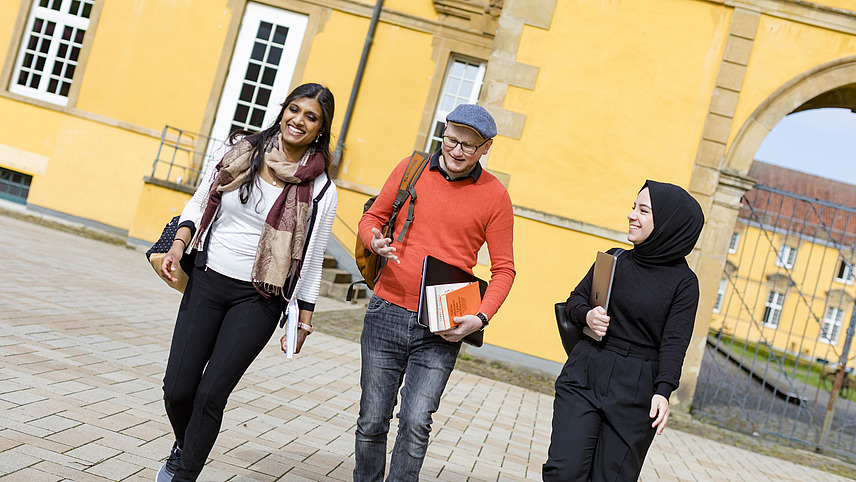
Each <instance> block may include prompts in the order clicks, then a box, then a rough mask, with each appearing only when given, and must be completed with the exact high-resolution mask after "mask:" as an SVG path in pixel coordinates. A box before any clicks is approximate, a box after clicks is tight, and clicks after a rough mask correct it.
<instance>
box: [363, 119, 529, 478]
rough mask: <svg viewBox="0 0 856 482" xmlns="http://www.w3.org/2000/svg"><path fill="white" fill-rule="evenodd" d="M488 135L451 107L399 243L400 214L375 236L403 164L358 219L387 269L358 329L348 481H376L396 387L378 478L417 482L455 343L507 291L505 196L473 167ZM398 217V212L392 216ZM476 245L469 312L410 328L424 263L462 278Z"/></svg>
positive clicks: (488, 126) (510, 265) (481, 123)
mask: <svg viewBox="0 0 856 482" xmlns="http://www.w3.org/2000/svg"><path fill="white" fill-rule="evenodd" d="M495 136H496V123H495V122H494V120H493V117H491V115H490V114H489V113H488V112H487V111H486V110H485V109H484V108H482V107H479V106H477V105H473V104H463V105H459V106H457V107H456V108H455V109H454V110H453V111H452V112H451V113H450V114H449V115H448V116H446V127H445V130H444V131H443V142H442V144H441V147H440V149H438V150H437V152H434V153H433V154H431V157H430V160H429V164H428V166H427V167H426V169H425V170H424V171H423V172H422V174H421V175H420V177H419V179H418V180H417V182H416V184H415V190H416V198H417V201H416V202H415V204H414V216H413V222H412V224H410V226H409V228H408V230H407V232H406V236H405V237H404V238H403V239H402V241H401V242H398V241H393V239H396V237H397V236H398V235H399V233H400V232H401V228H402V226H403V224H404V221H405V216H398V217H397V218H396V224H395V230H394V233H393V236H392V239H390V238H384V237H383V236H382V234H381V228H382V226H384V225H385V224H386V223H387V222H388V220H389V218H390V215H391V213H392V203H393V200H394V199H395V195H396V193H397V192H398V186H399V182H400V180H401V178H402V175H403V174H404V171H405V169H406V168H407V164H408V161H409V158H405V159H404V160H402V161H401V162H400V163H399V164H398V166H397V167H396V168H395V169H394V170H393V171H392V173H391V174H390V176H389V178H387V180H386V182H385V183H384V185H383V188H382V189H381V191H380V194H379V195H378V197H377V200H375V202H374V204H373V205H372V207H371V208H370V209H369V210H368V211H366V213H365V214H363V217H362V219H360V223H359V236H360V237H361V238H362V240H363V242H364V243H365V244H366V246H369V247H370V248H371V249H372V251H374V252H375V253H378V254H380V255H381V256H383V257H385V258H387V264H386V267H385V268H384V270H383V271H382V273H381V276H380V278H379V279H378V281H377V283H376V284H375V287H374V295H373V296H372V298H371V300H370V301H369V304H368V308H367V309H366V316H365V320H364V323H363V333H362V338H361V354H362V373H361V376H360V387H361V389H362V395H361V398H360V415H359V418H358V419H357V430H356V454H355V457H356V465H355V467H354V481H355V482H363V481H381V480H383V477H384V469H385V466H386V454H387V444H386V439H387V433H388V432H389V422H390V419H391V418H392V414H393V409H394V408H395V406H396V399H397V396H398V391H399V388H401V386H402V380H403V382H404V386H403V388H401V405H400V407H399V411H398V419H399V422H398V435H397V437H396V439H395V446H394V448H393V450H392V460H391V462H390V467H389V476H388V478H387V480H388V481H397V480H401V481H407V482H412V481H415V480H419V471H420V469H421V468H422V461H423V460H424V459H425V452H426V449H427V447H428V434H429V433H430V431H431V422H432V418H431V414H433V413H434V412H436V411H437V408H438V407H439V405H440V396H441V395H442V394H443V390H444V389H445V387H446V382H447V381H448V380H449V375H450V374H451V373H452V369H453V368H454V367H455V359H456V358H457V356H458V351H459V350H460V348H461V339H462V338H464V337H465V336H466V335H468V334H470V333H473V332H475V331H476V330H483V329H484V328H485V327H486V326H487V324H488V321H489V320H490V319H491V317H493V315H494V314H496V312H497V310H499V307H500V305H502V302H503V301H505V298H506V296H507V295H508V292H509V290H511V284H512V283H513V281H514V274H515V272H514V256H513V251H512V235H513V223H514V218H513V213H512V208H511V198H510V197H509V196H508V191H506V189H505V186H503V185H502V183H500V182H499V180H497V178H496V177H494V176H493V175H492V174H490V173H489V172H487V171H485V170H483V169H482V167H481V165H479V160H480V159H481V157H482V156H484V155H485V154H487V152H488V150H489V149H490V146H491V144H492V143H493V138H494V137H495ZM409 202H413V200H412V198H411V199H410V200H409ZM407 209H408V206H402V207H401V210H402V212H404V211H407ZM485 243H487V246H488V251H489V253H490V271H491V276H490V282H489V284H488V287H487V291H486V292H485V294H484V297H483V299H482V302H481V305H480V307H479V313H478V314H477V315H467V316H461V317H458V318H456V319H455V321H456V322H458V325H457V326H456V327H454V328H452V329H449V330H446V331H441V332H437V333H432V332H431V331H429V330H428V328H425V327H424V326H422V325H420V324H419V323H417V308H418V304H419V290H420V285H421V276H422V262H423V259H424V258H425V256H426V255H431V256H433V257H435V258H438V259H440V260H443V261H445V262H447V263H449V264H451V265H454V266H457V267H459V268H461V269H463V270H465V271H467V272H470V273H471V272H472V269H473V267H474V266H475V265H476V262H477V259H478V253H479V249H480V248H481V247H482V245H483V244H485ZM405 375H406V376H405Z"/></svg>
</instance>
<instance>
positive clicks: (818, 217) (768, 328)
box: [710, 161, 856, 363]
mask: <svg viewBox="0 0 856 482" xmlns="http://www.w3.org/2000/svg"><path fill="white" fill-rule="evenodd" d="M749 175H750V176H751V177H752V178H753V179H755V180H757V181H758V184H757V185H756V186H755V187H754V188H753V189H752V190H751V191H749V192H748V193H747V194H746V196H745V202H744V205H743V209H741V211H740V216H739V218H738V223H737V225H736V226H735V230H734V233H733V234H732V236H731V241H730V242H729V245H728V261H727V263H726V270H725V273H724V275H723V278H722V281H721V282H720V286H719V289H718V292H717V297H716V301H715V302H714V306H713V313H714V314H713V319H712V322H711V324H710V331H711V333H712V334H714V335H718V334H719V333H720V331H721V332H722V334H724V336H726V337H728V338H729V340H730V339H732V338H733V339H734V340H735V341H732V342H731V344H732V345H734V344H736V345H741V344H744V345H746V346H754V345H756V344H762V345H766V346H769V347H772V348H773V349H774V350H776V352H777V353H779V354H785V353H787V354H788V355H790V356H794V357H800V358H803V359H806V360H811V361H815V362H816V361H818V360H821V361H822V363H838V362H839V359H840V357H841V355H842V353H843V352H844V349H845V343H846V339H847V336H846V333H845V331H846V329H847V327H848V326H849V325H850V320H851V317H852V316H853V308H854V302H855V301H856V268H854V262H856V258H854V246H856V186H854V185H851V184H846V183H843V182H838V181H834V180H830V179H824V178H821V177H817V176H813V175H809V174H804V173H801V172H797V171H793V170H791V169H786V168H783V167H778V166H773V165H770V164H766V163H763V162H758V161H755V162H753V163H752V167H751V168H750V170H749Z"/></svg>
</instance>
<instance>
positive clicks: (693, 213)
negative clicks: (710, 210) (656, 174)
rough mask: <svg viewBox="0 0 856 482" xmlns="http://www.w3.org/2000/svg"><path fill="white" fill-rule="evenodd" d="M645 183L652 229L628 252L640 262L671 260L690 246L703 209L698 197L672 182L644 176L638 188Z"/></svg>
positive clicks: (667, 262) (700, 224) (701, 222)
mask: <svg viewBox="0 0 856 482" xmlns="http://www.w3.org/2000/svg"><path fill="white" fill-rule="evenodd" d="M646 187H647V188H648V192H649V193H650V194H651V210H652V214H653V217H654V230H653V231H651V234H650V235H648V238H647V239H645V241H643V242H642V243H641V244H638V245H636V246H635V247H634V248H633V250H632V251H631V252H632V253H633V257H634V258H635V259H636V260H637V261H639V262H640V263H642V264H651V265H670V264H674V263H676V262H678V261H681V260H683V259H684V258H685V257H686V256H687V255H688V254H690V252H691V251H692V250H693V247H694V246H695V244H696V241H698V237H699V234H701V228H702V227H703V226H704V213H703V212H702V210H701V206H699V204H698V201H696V200H695V199H694V198H693V197H692V196H690V195H689V193H687V192H686V191H684V190H683V189H681V188H680V187H678V186H675V185H674V184H667V183H664V182H657V181H651V180H648V181H645V184H644V185H643V186H642V189H645V188H646ZM642 189H640V190H639V191H642Z"/></svg>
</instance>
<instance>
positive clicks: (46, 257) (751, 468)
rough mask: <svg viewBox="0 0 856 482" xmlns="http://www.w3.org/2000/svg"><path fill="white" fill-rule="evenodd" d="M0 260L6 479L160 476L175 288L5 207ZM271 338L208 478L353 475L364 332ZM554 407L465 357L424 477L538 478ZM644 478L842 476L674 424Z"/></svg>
mask: <svg viewBox="0 0 856 482" xmlns="http://www.w3.org/2000/svg"><path fill="white" fill-rule="evenodd" d="M0 272H2V274H3V276H2V278H0V411H2V414H0V478H2V479H3V480H15V481H59V480H73V481H90V480H91V481H105V480H108V481H118V480H134V481H136V480H142V481H151V480H154V477H155V473H156V471H157V469H158V468H159V467H160V465H161V463H162V461H163V459H164V457H165V456H166V455H167V453H168V451H169V449H170V447H171V445H172V436H171V435H170V428H169V423H168V421H167V418H166V415H165V413H164V408H163V402H162V391H161V378H162V376H163V369H164V364H165V360H166V357H167V350H168V346H169V341H170V336H171V328H172V324H173V320H174V316H175V311H176V308H177V306H178V302H179V297H180V295H179V294H178V293H177V292H174V291H172V290H171V289H170V288H168V287H167V286H166V285H165V284H164V283H163V282H161V281H160V280H159V279H158V278H157V277H156V276H155V274H154V272H153V271H152V270H151V268H150V267H149V266H148V265H147V264H146V261H145V257H144V255H143V254H142V253H141V252H140V251H138V250H134V249H129V248H126V247H123V246H118V245H113V244H108V243H104V242H100V241H96V240H93V239H87V238H84V237H79V236H76V235H74V234H70V233H66V232H61V231H57V230H53V229H49V228H46V227H43V226H39V225H37V224H33V223H29V222H26V221H21V220H19V219H13V218H11V217H7V216H2V215H0ZM318 309H319V318H320V315H321V313H320V312H328V313H330V314H333V313H332V312H335V311H339V310H354V309H360V308H359V307H354V306H353V305H349V304H345V303H340V302H337V301H334V300H329V299H322V300H321V302H319V308H318ZM278 337H279V334H277V335H275V337H274V338H273V339H272V340H271V341H270V343H269V346H267V347H266V348H265V349H264V351H263V352H262V354H261V355H260V356H259V358H258V359H257V360H256V361H255V363H253V365H252V366H251V367H250V369H249V371H248V372H247V374H246V376H245V377H244V379H243V380H242V381H241V383H240V384H239V385H238V387H237V389H236V390H235V392H234V393H233V395H232V397H231V399H230V401H229V404H228V406H227V411H226V415H225V418H224V421H223V427H222V431H221V433H220V436H219V438H218V439H217V444H216V446H215V447H214V450H213V452H212V454H211V457H210V460H209V463H208V464H207V465H206V468H205V470H204V471H203V472H202V476H201V479H200V480H206V481H224V480H235V481H237V480H259V481H269V480H287V481H292V480H294V481H300V480H350V478H351V477H350V474H351V471H352V470H353V464H354V458H353V457H354V455H353V452H354V448H353V445H354V426H355V421H356V417H357V412H358V405H359V393H360V391H359V346H358V345H357V344H356V343H354V342H351V341H347V340H343V339H340V338H336V337H333V336H330V335H325V334H324V333H315V334H313V335H312V336H311V338H310V339H309V340H308V342H307V346H306V347H305V348H304V352H303V353H301V354H300V355H298V356H297V357H296V358H294V359H292V360H288V359H286V358H285V356H284V355H283V354H282V353H281V352H280V350H279V347H278ZM551 411H552V397H550V396H548V395H544V394H540V393H536V392H534V391H530V390H525V389H523V388H520V387H517V386H514V385H509V384H506V383H502V382H498V381H494V380H490V379H486V378H482V377H478V376H476V375H472V374H468V373H464V372H461V371H456V372H455V373H453V375H452V378H451V380H450V382H449V385H448V387H447V390H446V393H445V394H444V396H443V401H442V403H441V405H440V410H439V412H438V413H437V414H436V415H435V417H434V419H435V422H434V427H433V432H432V437H431V443H430V446H429V448H428V456H427V458H426V461H425V465H424V470H423V480H429V481H430V480H441V481H463V480H472V481H498V480H501V481H520V480H540V478H541V477H540V467H541V464H542V463H543V461H544V459H545V457H546V452H547V445H548V442H549V434H550V417H551ZM395 428H396V427H395V423H394V422H393V429H392V431H391V436H390V439H389V441H390V443H389V448H390V449H391V447H392V440H393V439H392V435H394V433H395ZM641 479H642V480H643V481H646V482H647V481H654V480H753V481H755V480H782V481H833V480H845V479H843V478H840V477H836V476H833V475H830V474H828V473H824V472H820V471H817V470H814V469H811V468H807V467H804V466H800V465H796V464H792V463H789V462H787V461H782V460H780V459H775V458H771V457H767V456H764V455H759V454H756V453H753V452H750V451H746V450H741V449H738V448H734V447H730V446H726V445H723V444H721V443H718V442H713V441H709V440H707V439H703V438H700V437H697V436H694V435H690V434H686V433H683V432H680V431H677V430H667V431H666V433H665V434H664V435H662V436H660V437H658V438H657V439H656V440H655V442H654V445H653V447H652V449H651V451H650V453H649V456H648V460H647V462H646V465H645V469H644V470H643V473H642V478H641Z"/></svg>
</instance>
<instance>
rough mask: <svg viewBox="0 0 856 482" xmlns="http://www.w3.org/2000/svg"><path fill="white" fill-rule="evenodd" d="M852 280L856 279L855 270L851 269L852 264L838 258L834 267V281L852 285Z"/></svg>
mask: <svg viewBox="0 0 856 482" xmlns="http://www.w3.org/2000/svg"><path fill="white" fill-rule="evenodd" d="M854 280H856V272H854V270H853V265H852V264H850V263H848V262H847V261H846V260H843V259H842V260H839V262H838V266H837V267H836V268H835V281H837V282H839V283H844V284H848V285H852V284H853V281H854Z"/></svg>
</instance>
